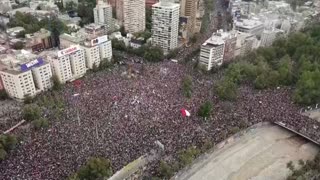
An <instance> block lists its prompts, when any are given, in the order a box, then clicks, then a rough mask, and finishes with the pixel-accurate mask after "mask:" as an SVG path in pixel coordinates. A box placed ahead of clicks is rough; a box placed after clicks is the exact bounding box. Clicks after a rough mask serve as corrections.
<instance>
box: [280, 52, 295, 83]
mask: <svg viewBox="0 0 320 180" xmlns="http://www.w3.org/2000/svg"><path fill="white" fill-rule="evenodd" d="M278 72H279V76H280V77H279V79H280V82H281V84H284V85H291V84H292V82H293V62H292V61H291V58H290V57H289V56H288V55H287V56H284V57H283V58H281V59H280V63H279V67H278Z"/></svg>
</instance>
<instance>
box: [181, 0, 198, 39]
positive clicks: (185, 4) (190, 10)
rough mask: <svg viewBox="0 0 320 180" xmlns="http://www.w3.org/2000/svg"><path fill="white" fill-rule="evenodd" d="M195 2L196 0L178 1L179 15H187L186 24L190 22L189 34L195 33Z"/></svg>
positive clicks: (196, 2)
mask: <svg viewBox="0 0 320 180" xmlns="http://www.w3.org/2000/svg"><path fill="white" fill-rule="evenodd" d="M197 4H198V0H181V1H180V16H185V17H188V24H190V28H189V32H188V33H189V35H188V36H192V35H193V34H194V33H196V31H195V30H196V28H195V26H196V20H197Z"/></svg>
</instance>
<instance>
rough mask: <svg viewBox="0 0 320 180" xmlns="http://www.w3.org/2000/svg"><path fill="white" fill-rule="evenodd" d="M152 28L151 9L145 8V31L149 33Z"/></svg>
mask: <svg viewBox="0 0 320 180" xmlns="http://www.w3.org/2000/svg"><path fill="white" fill-rule="evenodd" d="M151 28H152V9H151V8H146V29H147V30H148V31H150V32H151Z"/></svg>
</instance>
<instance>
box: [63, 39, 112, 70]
mask: <svg viewBox="0 0 320 180" xmlns="http://www.w3.org/2000/svg"><path fill="white" fill-rule="evenodd" d="M60 44H61V46H62V47H68V46H72V45H80V48H81V49H83V50H84V53H85V60H86V67H87V68H89V69H92V68H93V67H94V65H96V66H99V65H100V62H101V61H102V60H105V59H107V60H108V61H110V60H111V58H112V45H111V41H110V40H109V39H108V36H107V35H103V36H98V37H96V36H94V35H90V34H81V33H77V34H72V35H69V34H62V35H60Z"/></svg>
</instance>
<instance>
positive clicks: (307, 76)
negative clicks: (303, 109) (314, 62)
mask: <svg viewBox="0 0 320 180" xmlns="http://www.w3.org/2000/svg"><path fill="white" fill-rule="evenodd" d="M319 77H320V71H319V70H318V69H317V70H315V71H304V72H303V73H302V75H301V77H300V78H299V80H298V82H297V87H296V90H295V93H294V99H295V101H296V102H298V103H300V104H306V105H310V104H313V103H318V102H319V101H320V78H319Z"/></svg>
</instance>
